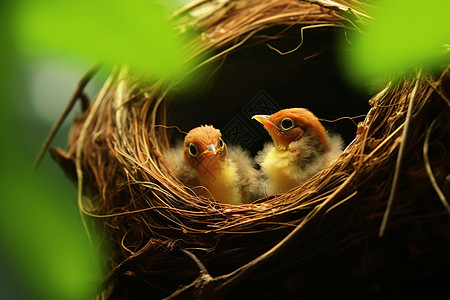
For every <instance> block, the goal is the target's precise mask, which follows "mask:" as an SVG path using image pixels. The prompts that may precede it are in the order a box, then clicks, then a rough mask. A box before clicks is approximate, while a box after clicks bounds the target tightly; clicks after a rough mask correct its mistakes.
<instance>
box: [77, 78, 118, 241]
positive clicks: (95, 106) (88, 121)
mask: <svg viewBox="0 0 450 300" xmlns="http://www.w3.org/2000/svg"><path fill="white" fill-rule="evenodd" d="M115 73H116V71H115V70H113V71H112V72H111V75H110V76H109V77H108V79H107V80H106V82H105V84H104V85H103V87H102V89H101V90H100V92H99V93H98V95H97V97H96V99H95V101H94V102H93V104H92V109H91V111H90V112H89V114H88V115H87V117H86V121H85V122H84V123H83V126H82V127H81V130H80V136H79V138H78V142H77V148H76V155H75V168H76V172H77V183H78V193H77V203H78V208H79V210H80V214H81V220H82V222H83V226H84V229H85V230H86V234H87V235H88V239H89V242H90V243H91V246H93V244H92V237H91V234H90V232H89V228H88V226H87V224H86V220H85V214H84V209H83V201H82V200H83V171H82V168H81V155H82V152H83V147H84V141H85V140H86V135H87V133H86V132H87V129H88V127H89V126H90V125H91V122H92V120H93V119H94V116H95V114H96V113H97V110H98V108H99V107H100V104H101V103H102V101H103V98H104V97H105V95H106V94H107V92H108V89H109V87H110V85H111V84H112V82H113V78H114V74H115Z"/></svg>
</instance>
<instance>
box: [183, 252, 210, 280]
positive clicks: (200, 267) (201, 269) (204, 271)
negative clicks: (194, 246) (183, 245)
mask: <svg viewBox="0 0 450 300" xmlns="http://www.w3.org/2000/svg"><path fill="white" fill-rule="evenodd" d="M180 250H181V252H183V253H184V254H186V255H187V256H188V257H189V258H190V259H192V260H193V261H194V262H195V265H196V266H197V267H198V270H199V272H200V274H208V270H207V269H206V267H205V265H204V264H203V263H202V262H201V261H200V260H199V259H198V258H197V256H195V255H194V254H193V253H192V252H189V251H187V250H186V249H180Z"/></svg>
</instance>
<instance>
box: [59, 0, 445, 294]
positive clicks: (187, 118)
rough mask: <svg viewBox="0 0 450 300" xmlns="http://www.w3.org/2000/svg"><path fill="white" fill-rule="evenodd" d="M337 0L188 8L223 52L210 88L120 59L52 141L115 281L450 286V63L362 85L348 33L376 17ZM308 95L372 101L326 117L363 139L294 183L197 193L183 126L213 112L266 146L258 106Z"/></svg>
mask: <svg viewBox="0 0 450 300" xmlns="http://www.w3.org/2000/svg"><path fill="white" fill-rule="evenodd" d="M330 3H331V2H329V1H310V2H308V1H236V2H228V1H200V2H197V3H196V4H195V5H191V6H188V7H186V8H184V10H182V11H181V12H179V13H178V15H177V18H179V22H180V24H181V25H182V26H184V27H183V28H184V29H186V28H190V27H192V28H194V29H196V30H197V29H198V28H202V30H203V31H204V32H205V34H204V35H202V36H203V39H204V41H203V42H202V43H193V44H192V53H195V54H201V53H209V54H211V53H213V57H214V59H211V60H209V61H207V63H205V66H206V67H207V70H208V76H207V78H205V80H204V81H203V83H202V84H199V85H197V89H196V90H195V91H193V90H188V89H185V88H180V87H178V88H170V87H167V86H164V85H162V84H161V83H160V82H154V81H150V80H147V79H143V78H141V77H139V76H137V75H135V74H133V73H132V72H130V71H128V70H127V69H126V68H121V69H117V70H114V71H113V72H112V73H111V76H110V78H108V80H107V81H106V82H105V85H104V86H103V88H102V89H101V90H100V91H99V93H98V94H97V96H96V97H95V98H94V99H93V101H92V103H91V104H90V105H89V106H88V107H86V110H85V111H84V112H83V113H82V114H81V115H80V116H79V117H78V118H77V119H76V120H75V122H74V124H73V127H72V130H71V133H70V136H69V143H68V149H67V151H63V150H60V149H52V154H53V157H54V158H55V159H56V161H58V162H59V163H60V165H61V166H62V167H63V168H64V170H65V171H66V172H67V174H68V175H70V176H71V177H72V178H73V179H74V180H75V181H76V182H78V188H79V197H78V201H79V206H80V209H81V211H82V214H83V218H84V219H85V220H86V222H87V223H88V224H90V225H91V226H92V227H93V228H96V230H97V231H99V234H100V237H101V238H100V241H99V249H102V251H106V253H107V259H105V262H104V264H105V270H106V271H107V275H106V276H105V279H104V282H103V283H102V284H101V289H100V290H101V291H100V292H99V295H102V296H104V297H107V298H109V299H141V298H148V299H154V298H155V299H159V298H164V297H170V298H173V299H176V298H180V299H182V298H185V299H190V298H203V299H214V298H217V299H218V298H223V299H234V298H238V299H239V298H243V297H244V296H245V298H249V299H261V298H263V299H264V298H268V299H273V298H305V299H310V298H314V299H316V298H323V297H327V298H331V297H333V298H336V297H338V298H340V297H346V298H354V299H356V298H358V299H360V298H361V297H365V298H377V299H379V298H380V299H384V298H406V297H408V298H417V297H418V298H423V297H433V296H436V297H450V291H449V286H450V285H448V283H449V280H450V271H449V270H450V255H449V253H450V217H449V212H450V210H449V208H448V204H447V202H446V198H448V195H449V191H450V177H449V173H450V163H449V162H450V157H449V156H450V155H449V151H448V146H449V145H448V141H449V138H450V137H449V128H450V127H449V121H450V118H449V116H450V115H449V102H448V98H449V94H450V84H449V82H450V81H449V80H450V78H449V71H448V69H442V71H441V72H439V73H438V74H425V73H419V74H420V76H417V77H412V78H404V79H402V80H400V81H396V82H391V83H390V84H388V85H387V86H386V87H385V88H384V89H383V90H381V91H378V92H377V93H376V94H375V95H373V97H371V96H369V95H368V94H363V93H358V92H355V91H354V90H352V89H351V88H350V87H349V86H348V84H347V83H345V82H344V81H343V80H342V79H341V78H342V77H341V74H340V73H339V71H338V68H337V66H336V65H337V64H336V43H335V40H336V38H337V36H339V35H343V34H345V30H350V29H355V27H356V25H355V24H356V23H355V22H356V21H355V16H359V19H360V20H364V18H365V17H364V16H365V15H364V14H362V13H361V14H360V15H358V13H357V12H358V11H359V10H361V9H364V8H365V6H364V5H363V4H362V3H361V2H358V1H354V2H342V1H341V2H340V4H339V5H337V4H334V5H331V4H330ZM349 7H350V8H353V10H348V8H349ZM212 12H214V13H212ZM355 12H356V13H355ZM191 15H195V18H191V17H190V16H191ZM192 20H194V21H192ZM323 24H327V25H326V26H322V25H323ZM311 25H316V26H315V27H312V28H310V29H308V31H306V30H304V32H303V43H302V45H301V47H300V48H299V49H298V50H296V51H293V52H292V53H290V54H280V53H278V52H277V51H276V50H274V48H276V49H278V50H279V51H288V50H291V49H294V48H295V47H296V46H298V45H299V43H300V36H301V35H300V32H301V28H302V27H305V26H311ZM317 25H319V26H317ZM268 45H269V46H268ZM369 98H370V101H368V100H369ZM369 104H370V105H369ZM295 106H298V107H307V108H309V109H310V110H312V111H313V112H314V113H315V114H316V115H317V116H319V117H320V118H322V119H325V120H334V119H337V118H339V117H344V116H345V117H348V116H357V115H361V114H364V115H366V114H367V115H366V116H365V119H359V120H358V121H360V123H359V124H358V126H356V124H355V123H354V122H355V121H353V122H352V121H350V120H343V121H339V122H324V125H325V127H327V129H329V130H331V131H335V132H338V133H340V134H341V135H342V136H343V138H344V140H345V141H346V144H347V145H348V147H347V149H346V150H345V151H344V153H343V154H342V155H341V156H340V158H339V159H338V160H337V161H336V162H334V163H333V164H332V165H330V166H328V167H327V168H326V169H325V170H323V171H322V172H320V173H319V174H317V175H316V176H314V177H313V178H312V179H311V180H309V181H308V182H306V183H305V184H304V185H302V186H299V187H298V188H296V189H294V190H292V191H290V192H288V193H285V194H281V195H276V196H271V197H267V198H265V199H259V200H257V201H255V202H254V203H252V204H245V205H238V206H236V205H235V206H233V205H225V204H221V203H217V202H215V201H211V200H209V199H205V198H202V197H198V196H196V195H195V194H194V193H193V192H192V190H190V189H189V188H188V187H186V186H184V185H183V184H182V183H181V182H180V181H179V180H178V179H177V178H176V177H175V176H174V175H173V174H172V173H171V172H170V169H169V168H168V166H167V165H166V162H165V161H164V160H163V159H162V157H163V155H164V151H165V150H166V149H167V148H168V147H171V145H173V143H174V140H176V139H177V138H179V137H180V136H182V135H180V134H179V133H178V131H177V130H176V129H174V128H172V126H177V127H178V128H179V129H181V130H184V131H187V130H189V129H190V128H193V127H195V126H198V125H201V124H205V123H206V124H214V125H215V126H216V127H217V128H219V129H221V130H222V131H223V132H224V136H225V138H227V142H228V143H240V144H241V145H242V146H244V147H245V148H247V149H249V150H250V151H251V152H252V153H255V152H256V151H257V150H258V149H261V147H262V144H263V143H264V142H265V141H267V140H268V137H267V134H265V133H264V131H261V129H260V128H259V127H258V126H256V125H257V124H254V125H253V123H251V122H250V121H249V116H251V114H252V113H254V114H256V113H271V112H273V111H276V110H277V109H279V108H286V107H295ZM369 108H370V110H369ZM409 108H410V114H409V115H410V117H409V118H407V116H408V109H409ZM255 110H256V111H255ZM261 110H265V111H261ZM368 110H369V112H368V113H367V111H368ZM236 124H237V125H236ZM253 126H255V127H253ZM236 128H240V129H241V130H240V131H239V132H238V133H236V132H235V131H233V129H236ZM406 129H407V130H406ZM405 131H406V132H407V134H406V135H403V133H404V132H405ZM401 148H403V149H402V150H401V151H400V149H401ZM400 152H401V153H402V154H401V155H399V153H400ZM399 157H400V158H399ZM396 173H398V174H397V175H396ZM393 182H396V183H395V184H394V183H393ZM392 190H394V191H395V193H394V194H393V197H391V200H389V199H390V194H391V191H392ZM385 216H388V217H389V218H388V219H387V223H386V224H387V226H386V227H384V226H382V224H383V220H384V217H385ZM380 227H381V231H382V232H383V234H382V236H381V237H380Z"/></svg>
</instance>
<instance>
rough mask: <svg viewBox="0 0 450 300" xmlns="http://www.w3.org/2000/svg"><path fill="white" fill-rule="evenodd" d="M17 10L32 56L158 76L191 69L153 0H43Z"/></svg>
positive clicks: (21, 36)
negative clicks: (87, 61)
mask: <svg viewBox="0 0 450 300" xmlns="http://www.w3.org/2000/svg"><path fill="white" fill-rule="evenodd" d="M16 6H17V7H16V10H15V24H14V30H15V33H16V36H17V38H18V42H19V46H20V49H21V50H23V51H25V52H26V53H27V54H28V55H44V56H45V55H47V56H48V55H60V56H65V57H67V58H71V59H73V58H76V57H85V58H89V59H93V60H95V61H101V62H106V63H113V64H117V63H118V64H122V63H126V64H129V65H131V66H132V68H134V69H137V70H139V71H141V72H144V73H145V74H151V75H154V76H158V77H167V76H176V75H179V74H181V73H182V72H184V71H186V68H188V66H187V65H186V64H185V61H186V57H187V55H188V53H185V50H184V49H185V48H184V47H183V40H181V38H180V35H179V34H176V32H175V30H174V29H173V25H172V24H171V22H170V21H169V18H168V16H167V13H166V11H165V10H164V8H163V7H162V6H160V5H158V4H156V3H155V2H154V1H152V0H147V1H136V0H133V1H120V0H109V1H106V0H91V1H75V0H68V1H52V0H42V1H20V2H18V4H17V5H16Z"/></svg>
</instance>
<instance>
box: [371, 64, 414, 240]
mask: <svg viewBox="0 0 450 300" xmlns="http://www.w3.org/2000/svg"><path fill="white" fill-rule="evenodd" d="M421 76H422V69H419V72H418V73H417V79H416V84H415V85H414V89H413V91H412V93H411V100H410V101H409V106H408V112H407V113H406V120H405V127H404V129H403V133H402V139H401V144H400V149H399V150H398V156H397V162H396V164H395V172H394V179H393V180H392V187H391V191H390V193H389V198H388V202H387V206H386V210H385V212H384V216H383V220H382V221H381V227H380V231H379V232H378V237H380V238H381V237H383V236H384V232H385V230H386V224H387V222H388V219H389V214H390V212H391V209H392V202H393V201H394V197H395V192H396V191H397V184H398V179H399V175H400V171H401V169H402V164H403V153H404V152H405V145H406V139H407V137H408V128H409V124H410V122H411V114H412V109H413V107H414V100H415V99H416V94H417V90H418V88H419V84H420V79H421Z"/></svg>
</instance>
